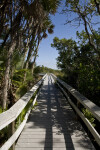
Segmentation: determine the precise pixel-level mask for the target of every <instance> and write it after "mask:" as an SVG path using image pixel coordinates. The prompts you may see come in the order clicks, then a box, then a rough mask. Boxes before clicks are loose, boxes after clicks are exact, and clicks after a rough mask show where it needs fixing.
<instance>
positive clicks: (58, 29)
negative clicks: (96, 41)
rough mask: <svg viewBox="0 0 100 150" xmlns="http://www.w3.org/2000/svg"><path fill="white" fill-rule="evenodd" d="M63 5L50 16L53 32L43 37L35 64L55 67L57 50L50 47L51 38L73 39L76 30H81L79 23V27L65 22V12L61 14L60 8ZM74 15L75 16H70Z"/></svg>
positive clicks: (74, 38)
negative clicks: (53, 26)
mask: <svg viewBox="0 0 100 150" xmlns="http://www.w3.org/2000/svg"><path fill="white" fill-rule="evenodd" d="M63 6H64V3H63V4H62V6H61V7H60V8H59V9H58V12H57V13H56V14H55V16H51V20H52V22H53V24H54V25H55V28H54V33H53V34H52V35H50V34H49V35H48V37H47V38H46V39H43V40H42V42H41V43H40V46H39V53H38V55H39V57H38V58H37V60H36V64H37V65H44V66H46V67H49V68H53V69H57V66H56V58H57V56H58V53H57V50H56V49H55V48H52V47H51V43H52V42H53V38H54V37H55V36H57V37H58V38H60V39H61V38H66V39H69V38H72V39H73V40H77V39H76V31H79V32H81V31H82V30H83V29H84V27H83V26H82V25H81V27H78V28H77V27H75V26H71V25H70V24H66V25H64V24H65V22H66V18H67V16H66V15H65V14H61V10H62V8H63ZM72 17H75V16H72Z"/></svg>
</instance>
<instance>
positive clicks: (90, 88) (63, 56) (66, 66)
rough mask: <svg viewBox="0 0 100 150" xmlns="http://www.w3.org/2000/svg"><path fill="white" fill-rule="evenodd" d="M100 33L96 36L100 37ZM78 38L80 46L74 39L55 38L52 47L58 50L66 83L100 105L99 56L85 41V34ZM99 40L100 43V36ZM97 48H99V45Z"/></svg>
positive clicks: (59, 63)
mask: <svg viewBox="0 0 100 150" xmlns="http://www.w3.org/2000/svg"><path fill="white" fill-rule="evenodd" d="M98 33H99V32H97V33H96V34H97V35H98ZM78 34H79V33H78ZM78 36H79V38H80V40H82V42H80V45H79V44H77V43H76V42H75V41H73V40H72V39H59V38H57V37H55V38H54V40H53V44H51V46H52V47H55V48H56V49H57V50H58V54H59V56H58V58H57V65H58V67H59V68H60V69H61V70H62V72H63V76H64V77H63V79H64V80H65V82H67V83H68V84H70V85H71V86H73V87H74V88H77V90H78V91H80V92H81V93H82V94H83V95H85V96H86V97H88V98H89V99H91V100H92V101H93V102H94V103H96V104H97V105H100V99H99V98H98V97H99V93H100V67H99V66H100V59H99V55H98V53H96V52H95V51H94V49H93V48H92V47H91V46H90V44H89V43H87V42H86V41H85V39H86V40H87V37H86V34H85V33H84V32H82V33H81V34H79V35H78ZM81 37H82V39H81ZM98 40H99V41H100V38H99V35H98ZM84 41H85V42H84ZM95 42H97V41H95ZM97 46H98V47H99V44H98V45H97Z"/></svg>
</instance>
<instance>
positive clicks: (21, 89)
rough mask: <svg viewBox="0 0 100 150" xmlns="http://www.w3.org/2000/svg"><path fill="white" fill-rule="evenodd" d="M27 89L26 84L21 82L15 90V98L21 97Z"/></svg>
mask: <svg viewBox="0 0 100 150" xmlns="http://www.w3.org/2000/svg"><path fill="white" fill-rule="evenodd" d="M27 90H28V87H27V84H22V85H21V86H20V87H19V88H18V89H17V90H16V98H17V99H19V98H20V97H22V96H23V95H24V94H25V93H26V92H27Z"/></svg>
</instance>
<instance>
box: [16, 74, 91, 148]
mask: <svg viewBox="0 0 100 150" xmlns="http://www.w3.org/2000/svg"><path fill="white" fill-rule="evenodd" d="M47 81H48V82H47V83H46V84H44V86H43V88H42V91H41V94H40V96H39V98H38V106H37V107H36V108H35V110H33V111H32V112H31V115H30V117H29V120H28V122H27V124H26V126H25V129H24V130H23V132H22V137H21V138H22V139H24V138H25V134H27V135H26V138H28V137H29V138H30V139H31V144H30V145H27V144H26V143H25V144H23V146H22V147H24V148H25V147H28V148H29V150H31V149H32V150H75V149H76V147H78V149H77V150H83V149H84V150H85V149H88V150H89V149H91V147H90V148H89V142H90V141H88V140H89V139H88V137H87V135H86V133H85V132H84V131H83V129H82V127H81V125H80V124H79V123H78V122H77V121H75V114H74V112H73V110H72V109H71V107H70V106H69V104H68V102H67V101H66V99H65V98H64V96H63V95H62V94H61V92H60V91H59V89H57V87H55V85H54V83H53V80H52V78H51V76H48V80H47ZM33 129H34V132H33ZM37 130H38V132H37ZM41 131H42V132H41ZM31 132H33V133H31ZM29 134H30V136H29ZM23 135H24V136H23ZM30 139H29V143H30ZM39 139H40V140H39ZM24 141H26V140H24ZM35 141H37V143H35ZM21 143H22V142H21ZM73 143H74V144H73ZM25 145H26V146H25ZM17 147H18V145H17ZM19 147H20V149H21V150H23V149H22V147H21V144H20V146H19ZM20 149H19V148H16V150H20ZM26 149H27V148H26ZM27 150H28V149H27ZM91 150H92V149H91Z"/></svg>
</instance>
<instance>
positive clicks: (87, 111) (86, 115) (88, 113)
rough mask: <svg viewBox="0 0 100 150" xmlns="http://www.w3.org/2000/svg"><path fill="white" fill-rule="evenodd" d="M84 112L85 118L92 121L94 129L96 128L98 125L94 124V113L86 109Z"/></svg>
mask: <svg viewBox="0 0 100 150" xmlns="http://www.w3.org/2000/svg"><path fill="white" fill-rule="evenodd" d="M82 112H83V114H84V116H85V117H86V118H87V119H88V120H89V121H90V123H91V124H92V125H93V127H95V126H96V124H94V121H95V119H94V117H93V115H92V113H91V112H90V111H89V110H87V109H85V108H83V109H82Z"/></svg>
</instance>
